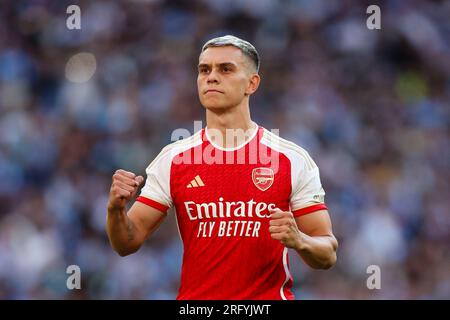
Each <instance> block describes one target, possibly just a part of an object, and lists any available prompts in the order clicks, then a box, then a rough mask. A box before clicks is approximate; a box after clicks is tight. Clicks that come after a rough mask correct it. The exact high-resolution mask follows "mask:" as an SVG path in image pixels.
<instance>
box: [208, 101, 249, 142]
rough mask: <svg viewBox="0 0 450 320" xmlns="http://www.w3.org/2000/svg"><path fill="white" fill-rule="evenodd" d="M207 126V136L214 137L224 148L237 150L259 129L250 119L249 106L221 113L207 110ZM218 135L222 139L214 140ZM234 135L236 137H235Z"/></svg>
mask: <svg viewBox="0 0 450 320" xmlns="http://www.w3.org/2000/svg"><path fill="white" fill-rule="evenodd" d="M206 126H207V131H208V132H207V134H208V135H209V136H210V137H213V140H214V143H215V144H216V145H218V146H220V147H222V148H235V147H237V146H239V145H241V144H242V143H245V142H247V140H248V139H249V137H250V135H251V133H253V132H254V130H256V129H257V125H256V123H255V122H253V121H252V120H251V118H250V111H249V107H248V105H247V106H245V105H244V106H237V107H234V108H230V109H228V110H226V111H223V110H221V111H220V112H214V111H213V110H210V109H207V110H206ZM212 129H213V130H212ZM216 133H220V135H221V138H218V139H217V138H216V139H214V135H215V134H216ZM240 133H247V134H246V135H243V134H240ZM233 135H236V136H234V137H233Z"/></svg>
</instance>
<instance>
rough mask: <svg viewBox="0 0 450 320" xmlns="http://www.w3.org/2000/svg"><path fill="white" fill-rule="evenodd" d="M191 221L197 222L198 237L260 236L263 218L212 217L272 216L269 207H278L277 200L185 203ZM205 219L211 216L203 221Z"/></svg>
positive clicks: (221, 200)
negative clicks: (260, 219)
mask: <svg viewBox="0 0 450 320" xmlns="http://www.w3.org/2000/svg"><path fill="white" fill-rule="evenodd" d="M184 206H185V208H186V212H187V214H188V216H189V219H190V220H191V221H197V222H198V226H197V238H211V237H219V238H220V237H259V230H260V229H261V221H258V220H256V219H235V220H221V221H216V220H211V219H217V218H244V217H245V218H247V217H248V218H256V217H258V218H269V217H270V213H269V210H268V209H275V208H276V205H275V204H274V203H269V204H267V203H265V202H256V201H254V200H253V199H251V200H250V201H247V202H244V201H223V198H222V197H220V198H219V201H218V202H208V203H195V202H194V201H186V202H184ZM203 219H208V220H206V221H202V220H203Z"/></svg>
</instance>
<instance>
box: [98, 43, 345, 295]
mask: <svg viewBox="0 0 450 320" xmlns="http://www.w3.org/2000/svg"><path fill="white" fill-rule="evenodd" d="M259 63H260V62H259V55H258V53H257V51H256V49H255V48H254V46H253V45H251V44H250V43H249V42H247V41H244V40H242V39H239V38H237V37H234V36H224V37H219V38H215V39H212V40H210V41H208V42H207V43H206V44H205V45H204V46H203V48H202V51H201V54H200V57H199V64H198V77H197V87H198V95H199V98H200V102H201V104H202V105H203V106H204V108H205V109H206V127H205V128H203V129H202V130H200V131H198V132H197V133H195V134H194V135H193V136H191V137H189V138H186V139H182V140H179V141H177V142H174V143H172V144H169V145H168V146H166V147H165V148H163V149H162V151H161V152H160V153H159V155H158V156H157V157H156V158H155V159H154V160H153V161H152V162H151V163H150V165H149V166H148V167H147V169H146V174H147V178H146V179H144V178H143V177H142V176H136V175H135V174H134V173H132V172H128V171H125V170H117V171H116V172H115V173H114V175H113V177H112V185H111V189H110V193H109V204H108V210H107V233H108V237H109V240H110V243H111V245H112V247H113V248H114V250H115V251H117V252H118V253H119V255H121V256H126V255H129V254H131V253H134V252H136V251H137V250H138V249H139V248H140V246H141V245H142V244H143V242H144V241H145V239H147V238H148V237H149V236H150V235H151V234H152V233H153V232H154V231H155V230H156V229H157V228H158V226H159V225H160V224H161V223H162V222H163V220H164V218H165V217H166V215H167V210H168V209H169V208H171V207H175V209H176V218H177V223H178V227H179V231H180V236H181V239H182V242H183V247H184V254H183V265H182V271H181V281H180V288H179V292H178V296H177V299H200V300H205V299H218V300H222V299H239V300H241V299H270V300H276V299H288V300H292V299H294V295H293V293H292V291H291V287H292V276H291V274H290V272H289V262H288V248H292V249H294V250H295V251H296V252H297V253H298V255H299V256H300V257H301V258H302V259H303V260H304V261H305V262H306V263H307V264H308V265H309V266H311V267H312V268H315V269H328V268H330V267H332V266H333V265H334V264H335V262H336V249H337V246H338V243H337V241H336V238H335V237H334V235H333V233H332V226H331V221H330V217H329V214H328V210H327V207H326V205H325V203H324V195H325V192H324V190H323V188H322V185H321V182H320V177H319V169H318V167H317V165H316V164H315V163H314V161H313V160H312V159H311V157H310V156H309V154H308V153H307V152H306V151H305V150H304V149H302V148H301V147H299V146H298V145H296V144H294V143H292V142H289V141H287V140H285V139H282V138H280V137H278V136H277V135H276V134H274V133H272V132H270V131H268V130H266V129H265V128H263V127H261V126H259V125H257V124H256V123H255V122H254V121H252V120H251V118H250V108H249V98H250V96H251V95H252V94H253V93H254V92H255V91H256V90H257V89H258V86H259V83H260V76H259V75H258V69H259ZM230 132H231V133H232V135H231V134H229V133H230ZM239 132H240V133H243V134H236V133H239ZM144 180H145V185H144V186H143V188H142V189H141V192H140V194H139V196H138V197H137V199H136V200H137V201H135V202H134V203H133V205H132V206H131V208H130V209H129V210H128V212H127V210H126V205H127V204H128V203H129V202H130V201H131V200H132V199H134V197H135V195H136V194H137V192H138V189H139V187H140V186H141V185H142V184H143V183H144Z"/></svg>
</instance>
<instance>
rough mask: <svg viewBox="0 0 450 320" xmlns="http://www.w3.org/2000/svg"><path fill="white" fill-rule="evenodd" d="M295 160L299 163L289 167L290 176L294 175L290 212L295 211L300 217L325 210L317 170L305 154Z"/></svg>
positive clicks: (323, 195)
mask: <svg viewBox="0 0 450 320" xmlns="http://www.w3.org/2000/svg"><path fill="white" fill-rule="evenodd" d="M297 159H298V161H299V163H298V164H297V165H293V166H292V167H291V168H292V171H291V174H292V175H294V177H293V179H292V180H293V185H292V194H291V199H290V206H291V211H292V212H294V211H297V213H298V214H299V215H301V214H305V213H309V212H313V211H317V210H321V209H326V206H325V191H324V190H323V188H322V183H321V182H320V173H319V168H318V167H317V165H316V164H315V163H314V161H313V160H312V158H311V157H310V156H309V154H308V153H306V152H305V153H304V154H303V156H302V157H298V158H297ZM308 208H311V209H308Z"/></svg>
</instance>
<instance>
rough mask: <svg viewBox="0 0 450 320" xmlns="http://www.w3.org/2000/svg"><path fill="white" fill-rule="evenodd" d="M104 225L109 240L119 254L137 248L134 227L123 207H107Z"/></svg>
mask: <svg viewBox="0 0 450 320" xmlns="http://www.w3.org/2000/svg"><path fill="white" fill-rule="evenodd" d="M106 226H107V233H108V238H109V242H110V243H111V246H112V247H113V248H114V250H116V251H117V253H119V254H120V255H121V256H125V255H128V254H130V253H133V252H135V251H136V250H137V249H138V245H137V244H136V228H135V226H134V224H133V222H132V221H131V220H130V219H129V218H128V216H127V213H126V210H125V209H114V208H108V213H107V221H106Z"/></svg>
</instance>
